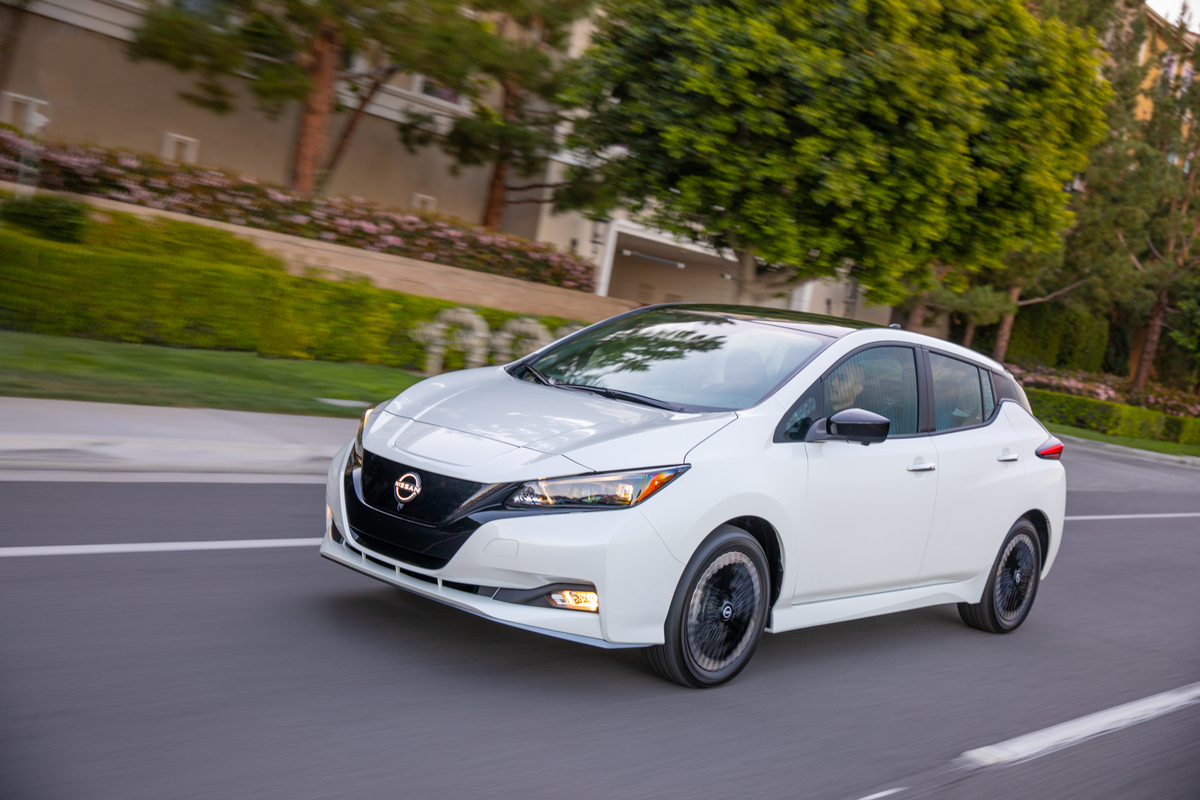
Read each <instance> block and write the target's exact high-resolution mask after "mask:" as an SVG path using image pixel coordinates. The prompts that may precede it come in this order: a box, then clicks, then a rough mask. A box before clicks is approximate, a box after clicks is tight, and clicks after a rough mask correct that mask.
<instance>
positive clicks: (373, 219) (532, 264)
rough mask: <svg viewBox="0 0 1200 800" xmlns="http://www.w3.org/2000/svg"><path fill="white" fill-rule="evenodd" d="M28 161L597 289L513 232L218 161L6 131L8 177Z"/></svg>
mask: <svg viewBox="0 0 1200 800" xmlns="http://www.w3.org/2000/svg"><path fill="white" fill-rule="evenodd" d="M22 159H25V160H27V161H29V160H34V159H40V168H39V172H38V185H39V186H41V187H44V188H47V189H53V190H56V191H64V192H73V193H75V194H81V195H89V196H92V197H107V198H109V199H112V200H119V201H121V202H124V203H133V204H136V205H140V206H146V207H148V208H157V209H162V210H164V211H174V212H178V213H181V214H189V215H191V216H194V217H204V218H207V219H215V220H220V221H222V222H230V223H233V224H234V225H246V226H249V227H252V228H262V229H265V230H271V231H278V232H280V233H287V234H291V235H293V236H303V237H305V238H309V239H319V240H321V241H324V242H333V243H336V244H341V245H347V246H349V247H358V248H361V249H363V250H370V251H373V252H377V253H390V254H392V255H399V256H408V257H409V258H419V259H423V260H426V261H435V262H438V263H441V264H446V265H449V266H454V267H461V268H463V269H472V270H477V271H479V272H490V273H492V274H495V275H505V276H507V277H510V278H520V279H522V280H527V281H535V282H537V283H546V284H550V285H551V286H562V287H565V288H568V289H577V290H579V291H583V292H590V291H592V290H593V288H594V280H595V279H594V274H593V273H594V266H593V265H592V264H591V263H589V262H587V261H582V260H580V259H577V258H572V257H571V256H568V255H564V254H562V253H559V252H557V251H555V250H554V249H553V248H550V247H547V246H545V245H541V244H537V243H534V242H529V241H527V240H524V239H520V238H518V237H516V236H511V235H509V234H505V233H499V232H496V231H489V230H486V229H483V228H476V227H472V226H469V225H464V224H462V223H457V222H449V221H446V220H442V219H437V218H433V217H427V216H423V215H418V214H412V213H404V212H397V211H394V210H390V209H386V208H381V207H379V206H376V205H373V204H371V203H368V202H366V201H364V200H362V199H359V198H352V199H346V198H341V197H320V196H316V195H298V194H291V193H289V192H287V191H285V190H283V189H280V188H279V187H275V186H270V185H267V184H263V183H260V182H259V181H258V179H256V178H254V177H251V176H249V175H236V174H234V173H231V172H226V171H223V170H218V169H213V168H211V167H200V166H192V165H188V164H177V163H174V162H170V161H162V160H159V159H155V158H149V157H147V156H144V155H140V154H134V153H128V152H122V151H117V150H107V149H102V148H98V147H85V146H81V145H72V144H46V143H41V142H37V141H33V140H30V139H25V138H23V137H22V136H21V135H20V134H18V133H17V132H16V131H15V130H13V129H11V128H6V127H0V180H9V181H12V180H16V178H17V173H18V170H19V162H20V161H21V160H22Z"/></svg>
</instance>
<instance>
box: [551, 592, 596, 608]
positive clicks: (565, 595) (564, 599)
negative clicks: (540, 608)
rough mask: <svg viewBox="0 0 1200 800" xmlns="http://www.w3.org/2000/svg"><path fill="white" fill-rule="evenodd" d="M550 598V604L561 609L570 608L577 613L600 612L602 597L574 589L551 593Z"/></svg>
mask: <svg viewBox="0 0 1200 800" xmlns="http://www.w3.org/2000/svg"><path fill="white" fill-rule="evenodd" d="M548 597H549V598H550V602H551V603H552V604H554V605H556V606H558V607H559V608H570V609H573V610H575V611H599V610H600V595H598V594H596V593H595V592H578V591H575V590H572V589H563V590H561V591H558V592H551V593H550V594H549V595H548Z"/></svg>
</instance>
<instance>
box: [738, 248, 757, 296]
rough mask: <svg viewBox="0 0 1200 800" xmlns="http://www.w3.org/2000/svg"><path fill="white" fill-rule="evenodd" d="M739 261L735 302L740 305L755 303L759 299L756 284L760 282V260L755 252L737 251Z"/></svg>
mask: <svg viewBox="0 0 1200 800" xmlns="http://www.w3.org/2000/svg"><path fill="white" fill-rule="evenodd" d="M734 255H736V256H737V260H738V279H737V280H736V281H735V282H734V283H736V284H737V286H736V289H735V292H734V295H733V302H735V303H738V304H746V303H753V302H754V301H755V300H756V299H757V298H756V294H757V292H756V291H755V283H757V282H758V260H757V259H756V258H755V257H754V251H753V250H735V251H734Z"/></svg>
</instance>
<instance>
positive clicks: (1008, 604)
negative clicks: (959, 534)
mask: <svg viewBox="0 0 1200 800" xmlns="http://www.w3.org/2000/svg"><path fill="white" fill-rule="evenodd" d="M1041 571H1042V548H1041V544H1040V540H1039V539H1038V534H1037V530H1036V529H1035V528H1034V527H1033V523H1031V522H1030V521H1029V520H1027V519H1020V520H1017V524H1016V525H1013V527H1012V530H1010V531H1009V532H1008V536H1006V537H1005V538H1004V544H1002V545H1001V546H1000V553H999V555H997V556H996V562H995V563H994V564H993V565H992V574H991V576H990V577H989V578H988V582H987V586H986V587H985V588H984V590H983V597H982V599H980V601H979V602H978V603H959V604H958V614H959V616H960V617H962V620H963V622H965V623H967V624H968V625H970V626H971V627H972V628H978V629H979V630H981V631H987V632H988V633H1008V632H1010V631H1014V630H1016V629H1017V627H1018V626H1019V625H1020V624H1021V623H1022V622H1024V621H1025V618H1026V617H1028V616H1029V609H1031V608H1032V607H1033V599H1034V598H1035V597H1036V596H1037V590H1038V583H1039V576H1040V574H1041Z"/></svg>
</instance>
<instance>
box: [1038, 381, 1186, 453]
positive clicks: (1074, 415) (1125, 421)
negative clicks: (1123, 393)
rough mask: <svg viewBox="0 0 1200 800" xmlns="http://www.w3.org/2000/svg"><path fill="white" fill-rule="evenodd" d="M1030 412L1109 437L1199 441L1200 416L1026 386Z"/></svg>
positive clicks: (1061, 423) (1055, 422)
mask: <svg viewBox="0 0 1200 800" xmlns="http://www.w3.org/2000/svg"><path fill="white" fill-rule="evenodd" d="M1025 393H1026V394H1027V395H1028V396H1029V403H1030V405H1032V406H1033V413H1034V414H1036V415H1037V417H1038V418H1039V419H1041V420H1042V421H1043V422H1051V423H1054V424H1057V425H1069V426H1071V427H1073V428H1085V429H1087V430H1090V431H1097V432H1099V433H1107V434H1109V435H1110V436H1127V437H1130V438H1134V439H1157V440H1158V441H1163V442H1179V443H1180V444H1200V419H1196V418H1194V417H1175V416H1169V415H1167V414H1160V413H1158V412H1156V411H1150V410H1148V409H1144V408H1137V407H1135V406H1128V405H1121V404H1119V403H1108V402H1105V401H1103V400H1093V399H1091V398H1090V397H1078V396H1075V395H1069V394H1060V393H1058V392H1047V391H1043V390H1040V389H1026V390H1025Z"/></svg>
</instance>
